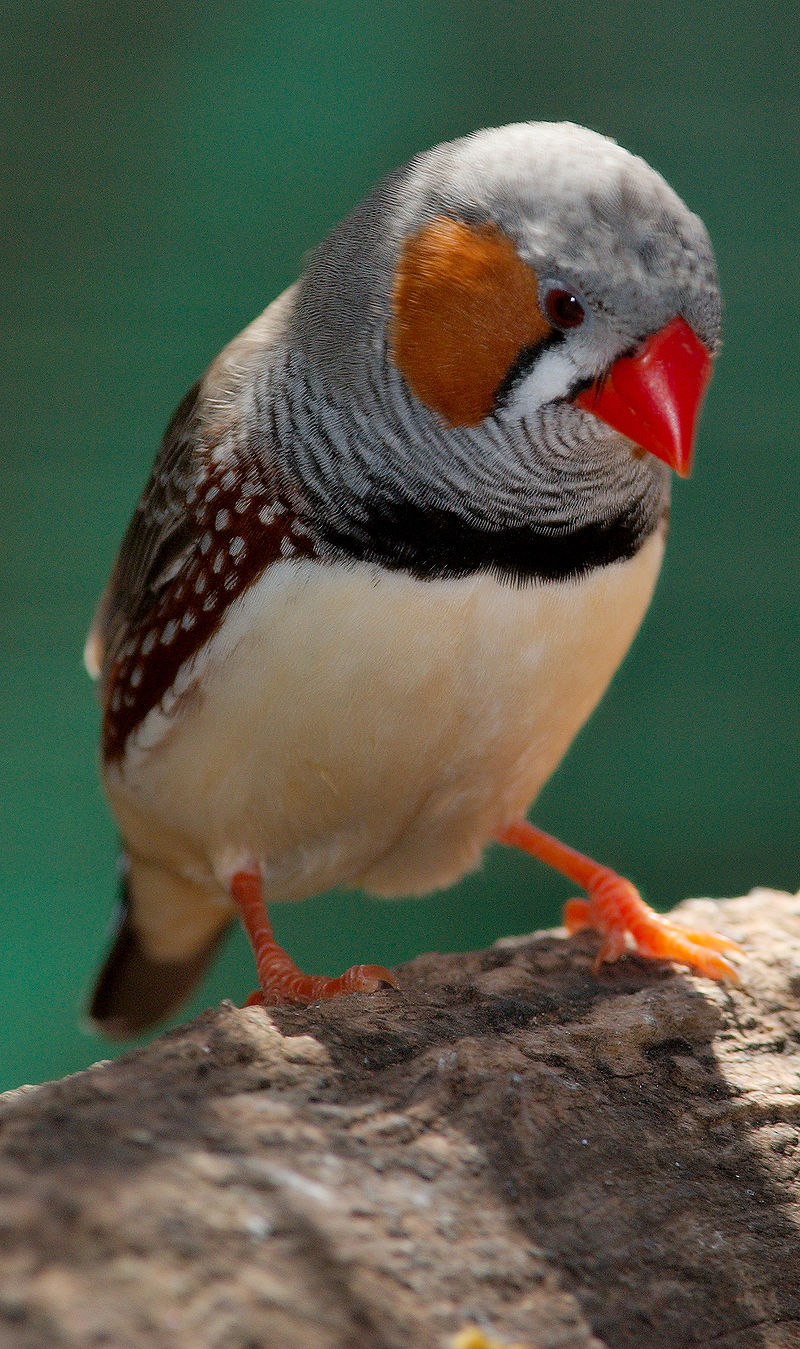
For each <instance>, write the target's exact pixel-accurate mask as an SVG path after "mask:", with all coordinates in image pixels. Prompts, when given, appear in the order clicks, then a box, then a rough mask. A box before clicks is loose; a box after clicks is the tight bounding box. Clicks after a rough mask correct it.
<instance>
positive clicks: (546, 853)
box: [497, 820, 741, 984]
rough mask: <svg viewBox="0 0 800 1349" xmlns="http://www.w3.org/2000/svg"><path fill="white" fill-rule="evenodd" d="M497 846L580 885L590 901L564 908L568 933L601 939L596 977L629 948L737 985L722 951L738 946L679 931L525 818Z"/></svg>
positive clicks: (632, 889) (631, 890)
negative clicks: (593, 934)
mask: <svg viewBox="0 0 800 1349" xmlns="http://www.w3.org/2000/svg"><path fill="white" fill-rule="evenodd" d="M497 837H498V839H499V840H500V842H501V843H510V844H511V845H512V846H514V847H517V848H522V849H523V850H524V851H525V852H527V853H530V854H531V856H533V857H538V858H539V860H540V861H541V862H546V863H547V864H548V866H551V867H554V868H555V870H556V871H560V872H561V873H562V875H564V876H567V877H569V879H570V880H572V881H575V883H576V885H582V886H583V888H584V889H585V890H586V891H587V893H588V896H589V898H588V899H572V900H570V901H569V903H568V904H566V905H565V906H564V926H565V927H566V928H567V930H568V931H569V932H571V933H572V932H579V931H580V930H581V929H582V928H592V929H593V930H594V931H595V932H599V933H600V934H601V936H602V938H603V941H602V944H601V946H600V950H599V951H598V953H597V958H596V959H595V962H594V970H595V973H597V971H598V970H599V969H600V966H601V965H603V964H605V963H606V961H611V960H619V957H620V956H621V955H623V954H624V953H625V951H627V950H634V951H636V952H638V954H639V955H641V956H646V957H649V958H651V959H656V960H674V961H676V962H677V963H678V964H680V965H688V966H689V968H690V969H693V970H696V971H697V973H698V974H703V975H705V976H706V977H707V978H709V979H726V980H728V981H729V982H730V983H734V984H738V983H739V976H738V974H737V972H736V970H735V969H734V967H733V965H732V964H731V963H730V961H729V960H726V959H725V957H724V956H723V955H721V954H720V953H721V952H722V951H731V952H739V953H741V947H740V946H737V945H736V942H735V941H731V940H730V939H729V938H728V937H720V936H718V935H717V934H716V932H702V931H695V930H692V929H690V928H686V927H681V925H680V924H679V923H675V922H673V920H672V919H671V918H667V917H665V916H664V915H663V914H660V913H656V911H655V909H651V908H650V906H649V905H648V904H645V902H644V900H643V899H642V897H641V895H640V894H639V891H638V890H637V889H636V886H635V885H631V883H630V881H626V880H625V879H624V878H623V877H622V876H618V875H617V873H616V872H615V871H611V870H610V869H609V868H608V867H604V866H601V865H600V864H599V863H598V862H594V861H592V859H591V858H589V857H584V856H583V854H582V853H579V852H576V851H575V850H574V849H573V848H568V847H567V846H566V844H564V843H560V842H559V840H558V839H555V838H552V837H551V836H550V835H549V834H545V833H544V832H543V831H542V830H541V829H536V828H535V827H534V826H533V825H532V824H528V822H527V820H515V821H514V822H513V824H510V825H508V826H507V827H506V828H505V829H503V830H502V831H501V832H500V833H498V835H497Z"/></svg>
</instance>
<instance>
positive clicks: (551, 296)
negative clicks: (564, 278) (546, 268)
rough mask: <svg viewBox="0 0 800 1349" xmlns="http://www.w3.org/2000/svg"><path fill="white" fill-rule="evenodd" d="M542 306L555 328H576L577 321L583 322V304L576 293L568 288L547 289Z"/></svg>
mask: <svg viewBox="0 0 800 1349" xmlns="http://www.w3.org/2000/svg"><path fill="white" fill-rule="evenodd" d="M544 307H545V309H546V310H547V317H548V318H549V319H550V322H551V323H554V324H555V325H556V327H557V328H577V327H578V324H579V323H583V317H584V311H583V305H582V304H581V302H580V300H579V299H578V297H577V295H573V294H572V292H571V291H569V290H559V289H557V288H556V289H554V290H549V291H548V292H547V295H546V296H545V301H544Z"/></svg>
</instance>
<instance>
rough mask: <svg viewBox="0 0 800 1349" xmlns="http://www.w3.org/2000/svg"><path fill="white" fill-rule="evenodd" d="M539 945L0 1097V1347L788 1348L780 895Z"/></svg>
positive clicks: (791, 1200) (793, 1078)
mask: <svg viewBox="0 0 800 1349" xmlns="http://www.w3.org/2000/svg"><path fill="white" fill-rule="evenodd" d="M709 904H710V902H708V901H707V902H705V903H702V902H696V903H694V904H691V905H684V906H683V907H682V909H681V910H679V915H680V916H681V917H682V918H683V919H685V920H686V921H691V922H693V923H694V925H702V926H712V925H713V926H715V927H717V928H718V929H719V930H721V931H724V932H727V933H729V934H730V935H732V936H733V937H735V938H736V939H737V940H739V941H740V942H741V943H742V945H743V946H745V948H746V950H747V960H746V962H744V964H743V965H742V975H743V984H742V987H741V988H733V989H731V988H725V987H721V986H718V985H715V984H712V983H709V982H708V981H706V980H702V979H698V978H694V977H692V976H690V975H689V974H687V973H685V972H683V971H680V970H677V969H674V968H672V967H667V966H660V965H654V964H645V963H644V962H642V961H640V960H638V959H636V958H635V957H626V958H625V959H624V960H622V961H620V962H619V964H617V965H615V966H609V967H606V968H604V970H603V971H602V973H601V974H600V976H599V977H597V978H595V977H594V976H593V975H592V973H591V959H592V953H593V949H594V943H593V939H592V938H591V936H589V935H588V934H582V935H581V936H580V937H579V938H575V939H573V940H569V941H568V940H565V939H564V937H563V935H562V934H559V933H552V932H543V933H537V934H534V935H533V936H532V937H524V938H514V939H510V940H505V941H502V942H499V943H498V944H497V945H496V946H494V947H492V948H491V949H490V950H488V951H481V952H476V953H474V954H470V955H454V956H440V955H426V956H422V957H420V958H419V959H418V960H415V961H413V962H411V963H410V964H408V965H406V966H404V967H402V968H401V970H400V971H399V976H400V979H401V990H400V991H395V990H391V989H387V990H385V991H384V992H381V993H378V994H375V995H373V996H371V997H367V996H364V995H356V996H353V997H350V998H344V999H340V1000H338V1001H335V1002H330V1003H323V1004H319V1005H317V1006H315V1007H310V1008H303V1009H282V1010H280V1011H272V1012H270V1013H269V1014H267V1013H266V1012H264V1011H263V1010H262V1009H257V1008H249V1009H247V1010H238V1009H237V1008H235V1007H233V1006H232V1005H230V1004H223V1005H222V1006H221V1007H220V1008H218V1009H217V1010H215V1011H210V1012H207V1013H205V1014H204V1015H202V1016H200V1017H198V1018H197V1020H195V1021H194V1022H192V1023H191V1024H190V1025H188V1026H186V1027H184V1028H182V1029H180V1030H178V1031H175V1032H172V1033H171V1034H168V1035H165V1036H163V1037H162V1038H161V1039H159V1040H156V1041H155V1042H154V1043H153V1044H152V1045H151V1046H150V1047H149V1048H147V1049H144V1050H141V1051H139V1052H137V1053H134V1054H130V1055H128V1056H127V1057H125V1058H122V1059H120V1060H118V1061H117V1062H116V1063H100V1064H96V1065H95V1066H94V1067H93V1068H91V1069H89V1070H88V1071H87V1072H84V1073H78V1074H77V1075H75V1076H74V1077H70V1078H66V1079H64V1080H63V1081H61V1082H55V1083H49V1084H47V1085H44V1086H41V1087H34V1088H23V1089H20V1090H19V1091H15V1092H9V1093H7V1094H6V1095H5V1096H4V1097H2V1098H0V1345H2V1346H6V1345H9V1346H14V1347H15V1349H16V1346H19V1349H62V1347H63V1349H66V1346H69V1347H70V1349H78V1346H80V1349H84V1347H85V1346H95V1345H97V1346H100V1345H103V1346H109V1345H110V1346H120V1347H122V1349H139V1347H140V1346H141V1349H145V1346H146V1347H147V1349H153V1346H157V1347H158V1349H160V1347H161V1346H164V1349H179V1347H181V1349H182V1346H191V1349H206V1346H208V1347H211V1346H213V1349H409V1347H410V1346H419V1347H420V1349H433V1347H434V1346H437V1347H438V1346H441V1349H446V1347H447V1346H452V1345H454V1344H461V1345H462V1346H463V1345H467V1346H472V1349H476V1347H477V1346H482V1347H483V1349H488V1346H499V1345H510V1344H513V1345H516V1346H522V1349H545V1347H547V1349H603V1347H604V1346H605V1347H606V1349H628V1347H629V1346H631V1347H632V1346H637V1347H641V1349H662V1347H663V1349H668V1347H669V1349H676V1346H681V1347H682V1346H690V1345H697V1346H703V1347H704V1349H705V1347H706V1346H711V1345H713V1346H718V1349H760V1347H761V1346H763V1347H764V1349H790V1347H793V1349H797V1346H798V1345H800V1071H799V1070H800V897H795V898H793V897H791V896H789V895H784V894H778V893H775V892H773V891H766V890H760V891H756V892H754V893H753V894H751V895H749V896H748V897H747V898H744V899H737V900H730V901H727V902H725V903H723V904H721V905H719V906H716V905H715V906H713V909H710V908H709Z"/></svg>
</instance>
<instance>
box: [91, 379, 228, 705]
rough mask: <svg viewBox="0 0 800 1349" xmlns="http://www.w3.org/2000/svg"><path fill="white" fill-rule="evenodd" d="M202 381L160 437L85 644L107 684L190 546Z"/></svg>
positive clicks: (197, 475) (197, 476)
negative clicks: (122, 652) (133, 632)
mask: <svg viewBox="0 0 800 1349" xmlns="http://www.w3.org/2000/svg"><path fill="white" fill-rule="evenodd" d="M200 402H201V381H199V380H198V382H197V383H196V384H195V385H194V386H193V387H192V388H191V389H190V390H189V392H188V393H187V395H186V397H185V398H184V399H183V401H182V403H181V404H180V406H179V407H178V408H177V410H176V412H175V413H174V415H173V417H172V420H171V421H170V423H169V426H168V427H167V430H166V432H165V433H164V439H163V440H162V442H161V448H160V450H159V453H158V455H157V457H156V461H155V463H154V465H153V471H152V473H151V474H150V478H149V481H148V483H147V486H146V487H145V489H144V491H143V493H142V495H141V497H140V499H139V503H138V505H137V507H136V510H135V511H134V514H133V517H132V519H131V522H130V524H129V525H128V528H127V530H126V531H125V536H124V538H123V540H122V544H121V546H120V550H119V553H118V554H117V559H116V562H115V563H114V569H113V571H112V573H111V577H110V579H109V582H108V585H107V586H106V588H105V590H104V592H103V594H102V596H101V598H100V602H99V604H98V606H97V611H96V613H95V616H94V621H93V623H92V628H91V631H90V633H89V638H88V641H87V644H86V663H87V665H88V667H89V671H90V673H91V674H92V675H93V676H94V677H95V678H97V677H98V676H100V675H102V680H103V683H104V684H105V682H106V681H107V679H108V675H109V671H110V670H111V668H112V666H113V664H114V661H115V660H116V659H117V657H118V655H119V652H120V648H121V647H122V645H123V643H124V641H125V637H126V634H127V633H128V632H129V631H130V630H131V629H132V628H135V627H136V626H137V625H138V624H139V623H141V621H142V619H143V618H144V617H146V615H147V613H148V612H149V611H150V610H151V609H152V608H153V607H154V605H155V604H156V603H157V601H158V597H159V593H160V591H161V590H162V589H163V587H164V585H165V584H166V583H167V581H168V580H169V578H170V576H171V575H172V574H174V571H175V569H176V567H179V566H180V562H181V558H182V556H183V555H184V554H185V553H186V552H187V550H188V549H189V548H190V547H191V544H192V530H193V521H192V519H191V517H190V516H189V514H188V512H187V506H188V505H191V501H192V493H193V491H196V490H197V484H198V483H199V481H200V479H201V478H202V476H203V473H204V465H203V461H202V457H201V454H200V453H199V435H200V425H199V416H198V410H199V404H200Z"/></svg>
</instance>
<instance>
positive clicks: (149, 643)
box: [142, 628, 157, 656]
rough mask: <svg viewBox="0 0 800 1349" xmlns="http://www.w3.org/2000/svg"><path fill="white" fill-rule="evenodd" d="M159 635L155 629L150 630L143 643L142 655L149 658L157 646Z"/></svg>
mask: <svg viewBox="0 0 800 1349" xmlns="http://www.w3.org/2000/svg"><path fill="white" fill-rule="evenodd" d="M156 636H157V633H156V632H155V630H154V629H153V628H151V629H150V631H149V632H148V634H147V636H146V637H145V639H144V641H143V642H142V655H143V656H149V655H150V652H151V651H152V650H153V647H154V646H155V644H156Z"/></svg>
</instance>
